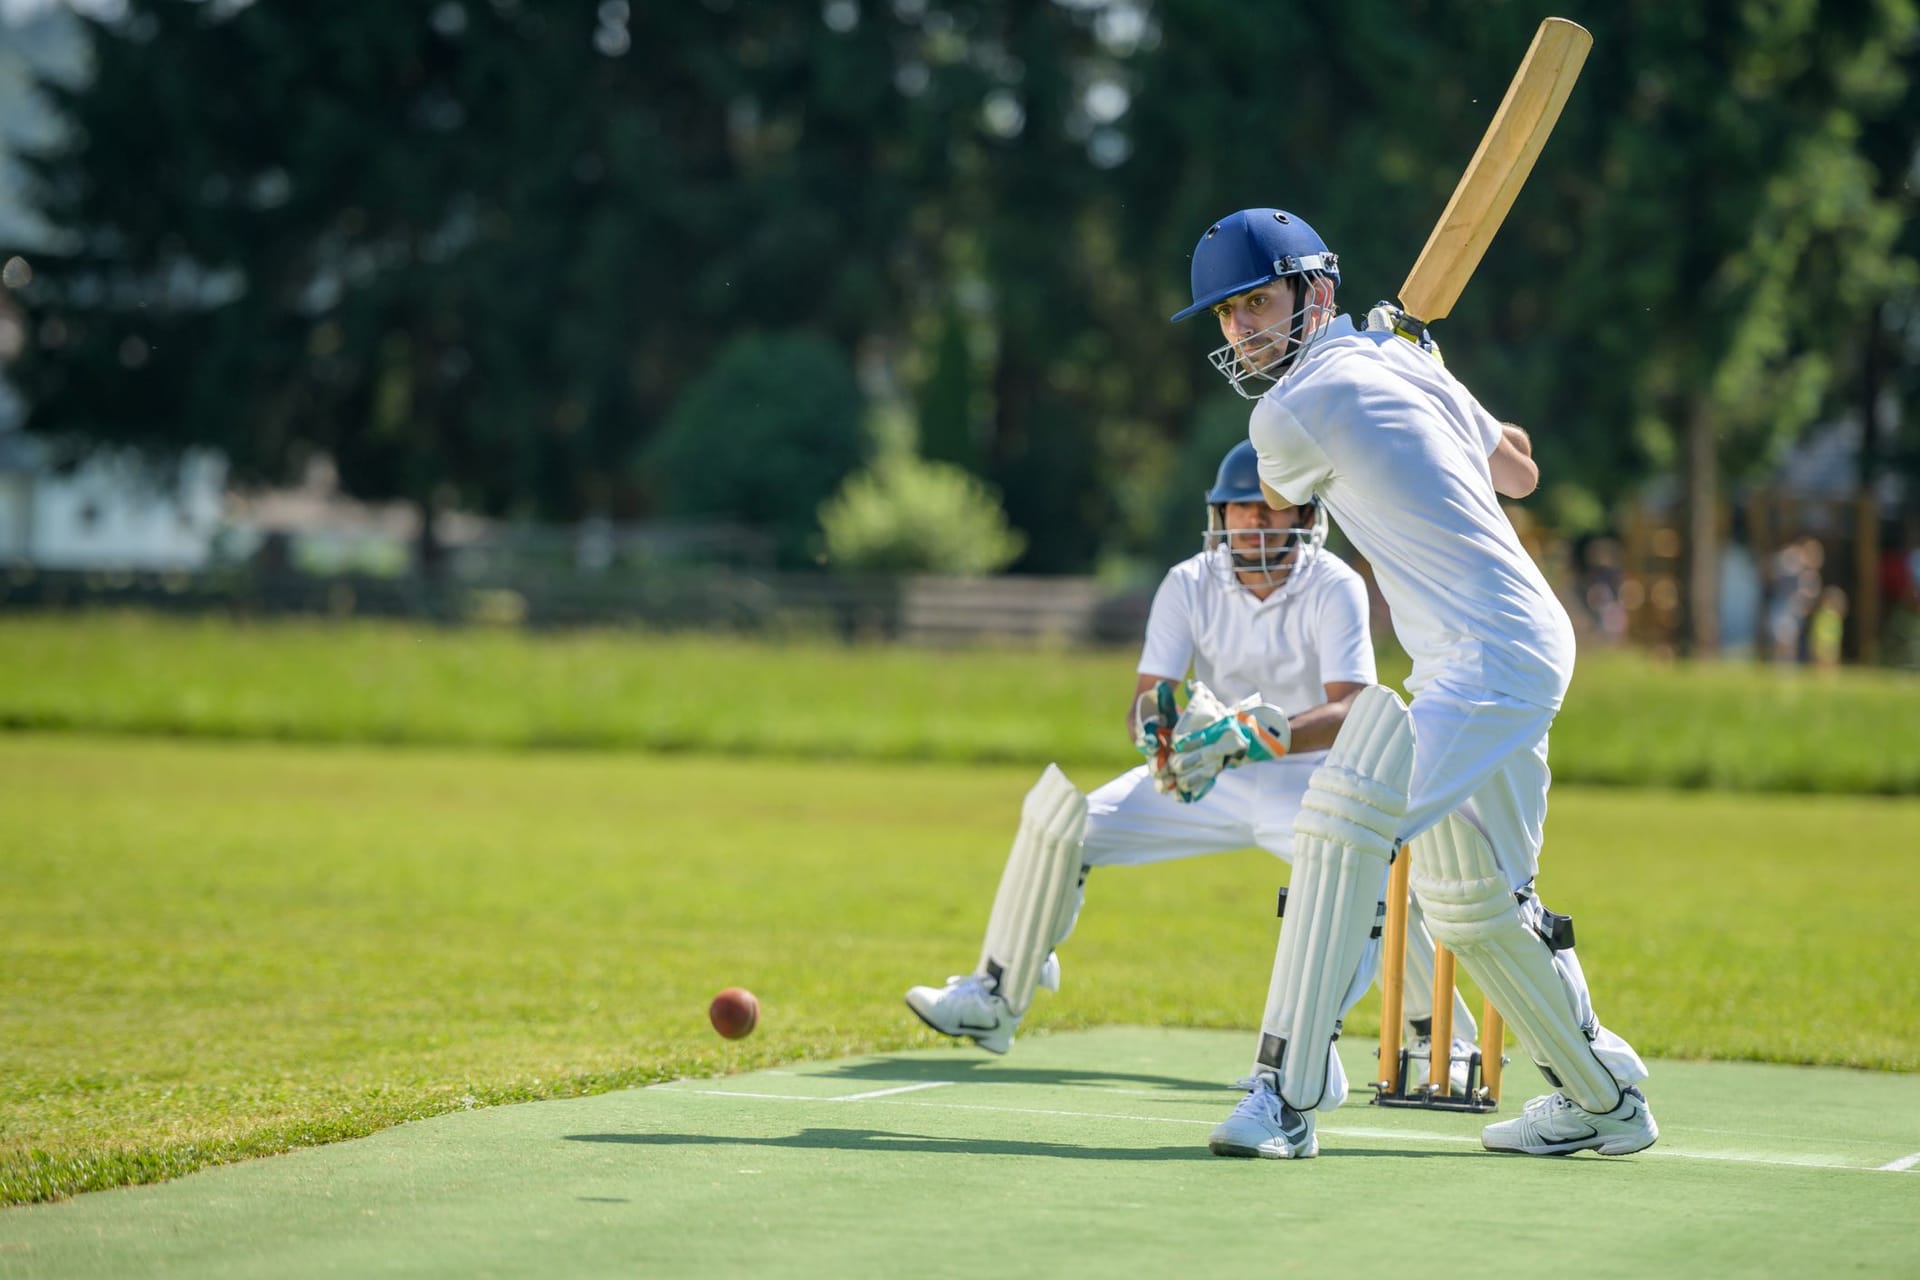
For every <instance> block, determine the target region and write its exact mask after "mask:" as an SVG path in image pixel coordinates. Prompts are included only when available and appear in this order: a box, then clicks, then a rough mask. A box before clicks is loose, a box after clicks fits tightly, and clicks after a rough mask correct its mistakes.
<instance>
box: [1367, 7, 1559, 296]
mask: <svg viewBox="0 0 1920 1280" xmlns="http://www.w3.org/2000/svg"><path fill="white" fill-rule="evenodd" d="M1592 47H1593V36H1592V35H1591V34H1589V33H1588V31H1587V29H1586V28H1585V27H1583V26H1581V25H1579V24H1578V23H1575V22H1569V21H1567V20H1566V19H1565V18H1548V19H1546V20H1545V21H1544V22H1542V23H1541V24H1540V29H1539V30H1538V31H1535V32H1534V33H1533V43H1532V44H1531V45H1529V46H1528V48H1527V56H1526V57H1525V58H1523V59H1521V61H1520V69H1519V70H1518V71H1516V72H1515V73H1514V76H1513V83H1511V84H1509V85H1508V86H1507V96H1506V97H1505V98H1503V99H1501V102H1500V109H1499V110H1498V111H1496V112H1494V115H1493V123H1492V124H1490V125H1488V126H1487V132H1486V133H1485V135H1483V136H1482V137H1481V139H1480V146H1479V148H1478V149H1477V150H1476V151H1475V152H1474V153H1473V159H1472V160H1471V161H1469V162H1468V164H1467V171H1466V172H1465V173H1463V174H1461V175H1460V184H1459V185H1458V186H1456V187H1455V188H1454V189H1453V198H1452V199H1450V200H1448V201H1447V207H1446V211H1445V212H1443V213H1442V214H1441V215H1440V221H1439V222H1438V223H1436V224H1435V225H1434V228H1433V232H1432V234H1431V235H1429V236H1428V237H1427V244H1426V247H1425V248H1424V249H1422V250H1421V251H1420V257H1419V258H1418V259H1417V260H1415V262H1414V264H1413V270H1412V271H1410V272H1408V273H1407V279H1406V283H1405V284H1402V285H1401V286H1400V305H1401V307H1403V308H1404V309H1405V310H1406V312H1407V314H1408V315H1409V316H1412V317H1414V318H1416V319H1418V320H1421V321H1430V320H1438V319H1440V318H1441V317H1443V316H1445V315H1446V314H1447V313H1448V312H1450V311H1452V310H1453V304H1454V303H1455V302H1457V301H1459V299H1460V292H1461V290H1463V289H1465V288H1466V286H1467V281H1468V280H1469V279H1471V278H1472V276H1473V272H1474V269H1475V268H1476V267H1478V266H1479V265H1480V259H1481V258H1482V257H1483V256H1484V255H1485V254H1486V252H1487V246H1488V245H1489V244H1490V243H1492V241H1493V236H1494V233H1495V232H1496V231H1498V230H1499V229H1500V224H1501V223H1502V222H1504V221H1506V217H1507V210H1509V209H1511V208H1512V207H1513V199H1514V197H1515V196H1517V195H1519V194H1520V188H1521V187H1522V186H1523V185H1524V184H1525V183H1526V181H1527V175H1528V174H1529V173H1531V172H1533V162H1534V161H1535V160H1537V159H1538V158H1539V156H1540V149H1541V148H1542V147H1543V146H1545V145H1546V142H1547V135H1548V134H1550V133H1552V132H1553V126H1554V124H1555V122H1557V121H1558V120H1559V119H1560V109H1561V108H1562V107H1564V106H1566V104H1567V95H1568V94H1570V93H1572V92H1573V82H1574V81H1575V80H1577V79H1578V78H1579V76H1580V68H1581V67H1582V66H1583V65H1585V63H1586V60H1587V50H1589V49H1591V48H1592Z"/></svg>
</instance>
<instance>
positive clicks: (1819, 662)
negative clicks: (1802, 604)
mask: <svg viewBox="0 0 1920 1280" xmlns="http://www.w3.org/2000/svg"><path fill="white" fill-rule="evenodd" d="M1846 621H1847V593H1846V592H1844V591H1842V590H1841V589H1840V588H1839V587H1828V588H1827V589H1826V590H1825V591H1822V592H1821V593H1820V603H1819V604H1818V605H1817V606H1815V608H1814V611H1813V616H1812V618H1810V619H1809V620H1808V622H1807V653H1808V656H1809V657H1810V658H1811V659H1812V660H1813V665H1814V666H1816V667H1837V666H1839V665H1840V639H1841V637H1842V636H1843V635H1844V634H1845V632H1846Z"/></svg>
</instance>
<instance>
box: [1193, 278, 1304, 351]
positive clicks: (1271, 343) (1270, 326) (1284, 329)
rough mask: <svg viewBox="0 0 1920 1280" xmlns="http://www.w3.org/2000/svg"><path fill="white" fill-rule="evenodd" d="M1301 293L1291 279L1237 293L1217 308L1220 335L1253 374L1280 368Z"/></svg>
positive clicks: (1215, 317) (1214, 309) (1215, 307)
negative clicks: (1296, 289) (1297, 291)
mask: <svg viewBox="0 0 1920 1280" xmlns="http://www.w3.org/2000/svg"><path fill="white" fill-rule="evenodd" d="M1296 296H1297V294H1296V291H1295V288H1294V283H1293V281H1291V280H1275V281H1274V282H1273V283H1271V284H1263V285H1260V286H1258V287H1257V288H1253V289H1249V290H1247V291H1246V292H1245V293H1236V294H1234V295H1233V296H1232V297H1231V298H1228V299H1227V300H1226V301H1225V302H1217V303H1215V304H1214V307H1213V318H1214V319H1215V320H1217V321H1219V323H1220V336H1221V337H1223V338H1225V339H1226V340H1227V345H1228V346H1230V347H1232V348H1233V353H1234V354H1235V355H1236V356H1238V357H1239V358H1240V363H1241V365H1242V367H1243V368H1245V370H1246V371H1247V372H1248V373H1250V374H1260V373H1265V372H1267V371H1268V370H1270V369H1273V368H1275V367H1277V366H1278V365H1279V364H1280V363H1281V362H1282V357H1284V356H1285V355H1286V353H1287V347H1288V344H1289V341H1290V332H1291V330H1292V328H1293V325H1292V320H1293V313H1294V310H1295V306H1296V304H1295V301H1294V299H1295V298H1296Z"/></svg>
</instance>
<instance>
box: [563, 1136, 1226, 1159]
mask: <svg viewBox="0 0 1920 1280" xmlns="http://www.w3.org/2000/svg"><path fill="white" fill-rule="evenodd" d="M565 1140H566V1141H568V1142H607V1143H613V1144H616V1145H622V1146H629V1145H630V1146H639V1147H679V1146H728V1147H785V1148H788V1149H790V1150H801V1151H823V1150H824V1151H871V1152H888V1153H893V1152H899V1151H925V1152H930V1153H934V1154H938V1155H972V1156H1053V1157H1057V1158H1059V1159H1062V1160H1211V1159H1213V1157H1212V1156H1211V1155H1210V1154H1209V1153H1208V1151H1207V1149H1206V1147H1205V1146H1204V1145H1200V1146H1195V1145H1182V1146H1178V1147H1083V1146H1080V1145H1078V1144H1075V1143H1071V1142H1022V1141H1010V1140H1006V1139H998V1138H940V1137H935V1136H933V1135H932V1134H924V1133H889V1132H887V1131H885V1130H882V1129H802V1130H801V1131H800V1132H798V1133H794V1134H789V1135H787V1136H786V1137H784V1138H739V1137H719V1136H716V1135H714V1134H710V1133H569V1134H567V1135H565Z"/></svg>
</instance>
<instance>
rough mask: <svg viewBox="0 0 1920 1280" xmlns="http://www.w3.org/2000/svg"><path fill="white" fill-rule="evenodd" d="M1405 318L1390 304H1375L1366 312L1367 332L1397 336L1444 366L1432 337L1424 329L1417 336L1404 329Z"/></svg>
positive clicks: (1443, 358)
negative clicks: (1394, 334)
mask: <svg viewBox="0 0 1920 1280" xmlns="http://www.w3.org/2000/svg"><path fill="white" fill-rule="evenodd" d="M1406 316H1407V313H1406V312H1404V311H1402V310H1401V309H1400V308H1399V307H1397V306H1395V305H1394V304H1393V303H1391V302H1376V303H1374V304H1373V310H1371V311H1369V312H1367V332H1369V333H1396V334H1399V335H1400V336H1401V337H1403V338H1405V339H1406V340H1407V341H1408V342H1411V343H1413V344H1414V345H1415V346H1417V347H1419V348H1420V349H1421V350H1422V351H1424V352H1426V353H1427V354H1428V355H1430V356H1432V357H1433V358H1434V359H1435V360H1438V361H1439V362H1440V363H1441V364H1445V363H1446V362H1447V360H1446V357H1445V356H1443V355H1441V354H1440V344H1439V343H1437V342H1435V341H1434V340H1433V335H1432V334H1430V333H1428V332H1427V331H1426V329H1425V328H1422V329H1421V330H1420V331H1419V333H1417V334H1416V333H1415V332H1414V331H1413V330H1411V329H1408V328H1406V327H1405V325H1404V323H1403V322H1404V321H1405V320H1406Z"/></svg>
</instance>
